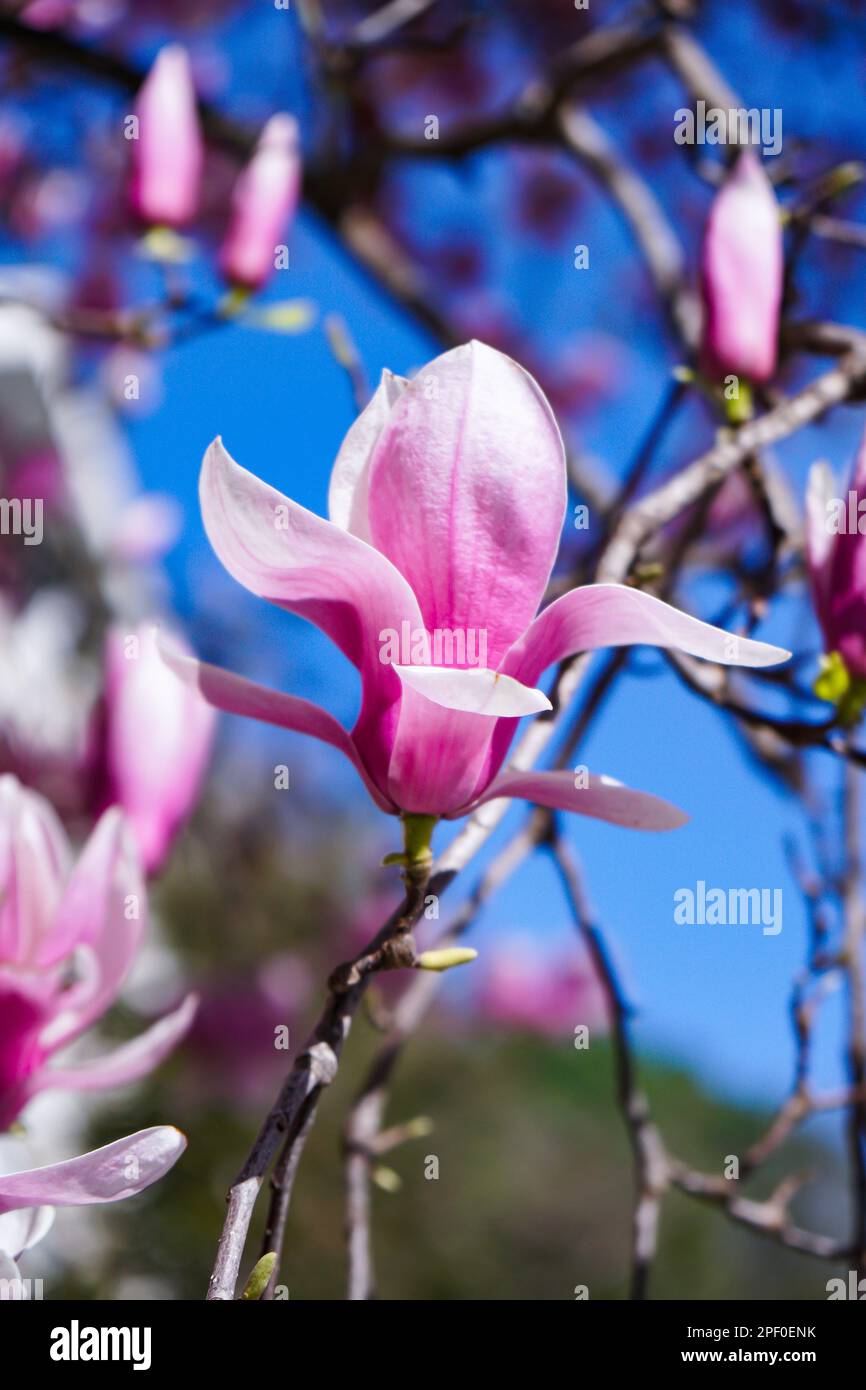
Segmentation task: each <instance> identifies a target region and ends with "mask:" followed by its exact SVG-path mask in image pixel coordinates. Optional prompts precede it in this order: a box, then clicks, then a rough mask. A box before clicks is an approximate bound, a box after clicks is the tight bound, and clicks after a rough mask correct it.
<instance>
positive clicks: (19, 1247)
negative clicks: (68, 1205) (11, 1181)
mask: <svg viewBox="0 0 866 1390" xmlns="http://www.w3.org/2000/svg"><path fill="white" fill-rule="evenodd" d="M53 1224H54V1208H53V1207H24V1208H22V1209H20V1210H17V1211H8V1212H5V1213H4V1215H3V1216H0V1260H2V1256H3V1253H4V1252H5V1253H6V1254H7V1255H11V1256H12V1258H13V1259H15V1260H17V1259H18V1256H19V1255H22V1254H23V1253H24V1251H25V1250H30V1249H31V1248H32V1246H34V1245H38V1244H39V1242H40V1240H43V1239H44V1238H45V1236H47V1234H48V1232H49V1231H50V1230H51V1227H52V1225H53ZM2 1277H4V1276H3V1270H2V1265H0V1278H2ZM7 1277H9V1276H7ZM11 1277H12V1278H15V1275H12V1276H11Z"/></svg>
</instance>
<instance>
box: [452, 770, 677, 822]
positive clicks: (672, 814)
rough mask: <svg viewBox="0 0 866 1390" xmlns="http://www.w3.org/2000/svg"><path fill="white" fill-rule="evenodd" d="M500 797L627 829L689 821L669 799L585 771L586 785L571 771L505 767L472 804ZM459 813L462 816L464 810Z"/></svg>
mask: <svg viewBox="0 0 866 1390" xmlns="http://www.w3.org/2000/svg"><path fill="white" fill-rule="evenodd" d="M500 796H508V797H520V798H521V799H523V800H525V801H534V802H535V803H536V804H537V805H538V806H551V807H554V808H555V809H557V810H561V811H576V812H577V814H578V815H581V816H591V817H592V818H593V819H594V820H603V821H608V822H609V823H610V824H611V825H622V826H626V827H628V829H630V830H676V829H677V828H678V827H679V826H681V825H685V823H686V822H687V820H688V816H687V815H686V814H685V812H684V811H681V810H679V808H678V807H676V806H672V805H671V803H670V802H669V801H662V800H661V798H660V797H658V796H652V795H651V794H650V793H649V792H636V791H632V790H631V788H630V787H625V786H623V784H622V782H616V781H614V779H613V778H612V777H598V776H596V775H595V774H593V773H589V774H588V785H587V786H575V774H574V773H573V772H568V771H562V772H518V771H509V770H508V769H506V771H505V772H502V773H500V775H499V776H498V777H497V778H496V780H495V781H494V782H491V784H490V786H489V787H488V788H487V790H486V791H485V792H484V793H483V794H482V795H481V796H479V797H478V799H477V800H476V802H475V806H480V805H482V804H483V802H485V801H495V800H496V798H497V797H500ZM466 809H474V807H472V808H466ZM458 814H460V815H465V814H466V810H464V811H461V812H459V813H458Z"/></svg>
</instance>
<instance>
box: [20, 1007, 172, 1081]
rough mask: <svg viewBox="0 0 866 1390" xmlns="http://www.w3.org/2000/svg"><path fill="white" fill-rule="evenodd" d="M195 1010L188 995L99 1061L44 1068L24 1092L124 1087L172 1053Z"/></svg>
mask: <svg viewBox="0 0 866 1390" xmlns="http://www.w3.org/2000/svg"><path fill="white" fill-rule="evenodd" d="M197 1008H198V997H197V996H196V995H195V994H188V995H187V996H186V998H185V999H184V1001H183V1003H182V1004H180V1005H179V1007H178V1008H177V1009H175V1010H174V1012H173V1013H170V1014H166V1016H165V1018H161V1019H160V1020H159V1021H158V1022H157V1023H154V1024H153V1025H152V1026H151V1027H150V1028H148V1029H146V1031H145V1032H144V1033H141V1034H140V1035H139V1036H138V1037H137V1038H133V1039H132V1041H131V1042H128V1043H124V1044H123V1046H121V1047H117V1048H115V1049H114V1051H113V1052H109V1053H108V1054H107V1055H105V1056H103V1057H93V1058H89V1059H88V1060H87V1061H85V1062H78V1063H76V1064H75V1065H74V1066H68V1067H44V1068H43V1069H42V1071H40V1072H37V1073H36V1075H35V1076H34V1077H33V1078H32V1080H31V1082H30V1084H29V1086H28V1088H27V1090H28V1095H30V1096H32V1095H35V1094H36V1093H37V1091H47V1090H62V1091H103V1090H106V1089H108V1088H109V1087H111V1086H128V1085H130V1083H131V1082H133V1081H139V1080H140V1079H141V1077H143V1076H147V1074H148V1073H149V1072H151V1071H153V1070H154V1069H155V1068H156V1067H158V1066H159V1064H160V1063H161V1062H162V1061H163V1060H164V1059H165V1058H166V1057H167V1056H168V1055H169V1053H171V1052H173V1051H174V1049H175V1047H176V1046H177V1044H178V1043H179V1042H180V1040H181V1038H182V1037H183V1036H184V1034H185V1033H186V1032H187V1030H188V1029H189V1026H190V1024H191V1023H192V1020H193V1018H194V1016H195V1011H196V1009H197Z"/></svg>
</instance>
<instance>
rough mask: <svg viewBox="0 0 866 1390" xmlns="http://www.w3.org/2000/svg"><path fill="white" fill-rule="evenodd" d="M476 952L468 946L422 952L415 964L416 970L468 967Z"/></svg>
mask: <svg viewBox="0 0 866 1390" xmlns="http://www.w3.org/2000/svg"><path fill="white" fill-rule="evenodd" d="M477 955H478V952H477V951H473V950H472V948H471V947H469V946H451V947H450V948H446V949H444V950H441V951H422V952H421V954H420V956H419V957H418V959H417V960H416V962H415V966H416V968H417V969H418V970H451V969H452V967H453V966H455V965H468V964H469V962H470V961H471V960H475V958H476V957H477Z"/></svg>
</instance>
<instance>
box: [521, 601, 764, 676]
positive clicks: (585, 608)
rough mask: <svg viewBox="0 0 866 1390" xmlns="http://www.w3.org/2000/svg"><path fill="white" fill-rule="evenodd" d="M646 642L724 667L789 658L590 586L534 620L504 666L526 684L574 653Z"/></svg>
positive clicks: (676, 612)
mask: <svg viewBox="0 0 866 1390" xmlns="http://www.w3.org/2000/svg"><path fill="white" fill-rule="evenodd" d="M639 643H643V644H644V645H646V646H651V647H673V648H674V649H676V650H678V651H682V652H688V653H689V655H690V656H701V657H704V658H705V659H706V660H707V661H718V662H720V663H721V664H722V665H724V666H775V665H777V664H778V663H779V662H781V661H787V659H788V657H789V656H790V655H791V653H790V652H787V651H785V650H784V648H782V647H774V646H771V645H770V644H769V643H768V642H756V641H754V640H753V639H752V638H750V637H739V636H737V634H736V633H733V632H725V631H724V629H723V628H720V627H713V625H712V624H711V623H705V622H702V621H701V620H700V619H699V618H692V617H691V616H690V615H689V614H688V613H683V612H681V610H680V609H679V608H673V607H672V606H671V605H670V604H669V603H664V602H663V601H662V600H661V599H658V598H655V597H654V596H653V595H652V594H645V593H644V592H643V591H642V590H640V589H630V588H629V587H628V586H627V585H625V584H586V585H584V586H583V587H582V588H580V589H573V590H572V591H571V592H570V593H568V594H563V595H562V597H561V598H558V599H556V600H555V602H553V603H552V604H551V605H550V607H549V608H545V610H544V612H543V613H540V614H539V616H538V617H537V618H536V619H535V622H534V623H532V624H531V626H530V627H529V628H528V629H527V631H526V633H525V634H524V636H523V637H522V638H521V639H520V641H519V642H516V643H515V644H514V646H513V647H512V648H511V651H510V652H509V653H508V656H507V657H506V659H505V661H504V662H503V669H504V670H506V671H508V672H509V673H510V674H511V675H514V676H516V677H517V679H518V680H521V681H524V682H525V683H526V684H530V685H532V684H535V682H536V681H537V680H538V678H539V676H540V675H541V673H542V672H543V671H546V670H547V668H548V666H552V665H553V664H554V663H555V662H557V661H561V660H562V659H563V658H564V657H567V656H573V655H574V654H575V653H576V652H587V651H595V650H596V649H597V648H598V647H627V646H632V645H637V644H639Z"/></svg>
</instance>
